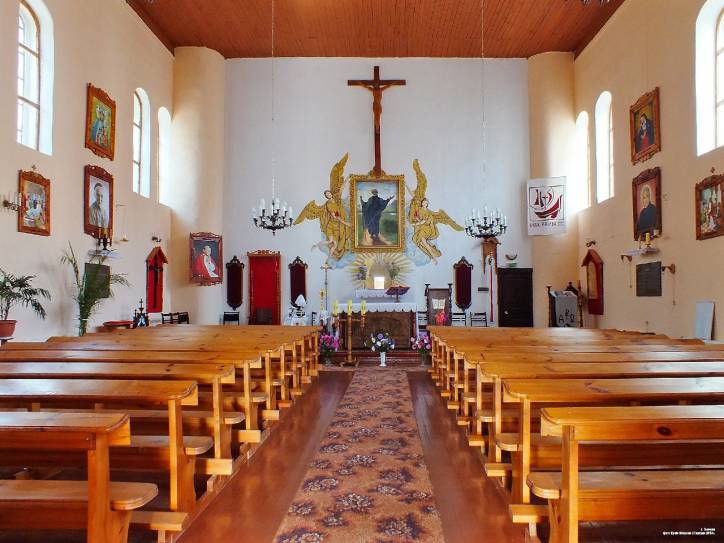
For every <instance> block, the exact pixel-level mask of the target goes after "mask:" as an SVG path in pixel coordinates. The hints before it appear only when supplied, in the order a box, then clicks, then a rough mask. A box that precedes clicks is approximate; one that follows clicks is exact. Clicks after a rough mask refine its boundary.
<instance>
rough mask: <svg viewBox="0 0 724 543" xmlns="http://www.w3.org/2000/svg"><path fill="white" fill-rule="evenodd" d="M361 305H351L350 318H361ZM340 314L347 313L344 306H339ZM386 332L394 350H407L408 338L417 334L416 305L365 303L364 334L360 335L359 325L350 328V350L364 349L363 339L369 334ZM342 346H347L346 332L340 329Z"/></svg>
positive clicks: (408, 346)
mask: <svg viewBox="0 0 724 543" xmlns="http://www.w3.org/2000/svg"><path fill="white" fill-rule="evenodd" d="M360 309H361V304H359V303H353V304H352V316H353V317H354V318H355V319H358V318H360V317H361V312H360ZM339 310H340V313H341V314H346V313H347V307H346V305H343V306H340V308H339ZM377 332H387V333H388V334H390V336H391V337H392V338H393V339H394V340H395V349H397V350H409V349H410V338H411V337H414V336H415V335H416V334H417V304H414V303H404V302H400V303H395V302H387V303H367V312H366V313H365V328H364V332H363V333H360V328H359V324H355V325H354V327H353V328H352V349H353V350H362V349H365V348H366V347H365V345H364V342H365V339H367V338H368V337H370V334H373V333H377ZM339 333H340V337H341V339H342V344H343V345H344V346H345V348H346V345H347V337H346V335H347V330H346V327H342V329H341V330H340V331H339Z"/></svg>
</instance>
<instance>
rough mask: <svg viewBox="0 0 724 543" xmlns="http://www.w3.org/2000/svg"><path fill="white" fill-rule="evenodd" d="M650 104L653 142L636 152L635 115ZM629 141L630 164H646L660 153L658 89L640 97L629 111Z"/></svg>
mask: <svg viewBox="0 0 724 543" xmlns="http://www.w3.org/2000/svg"><path fill="white" fill-rule="evenodd" d="M649 103H651V111H652V112H653V119H651V122H653V123H654V141H653V143H651V145H649V146H648V147H646V148H645V149H641V150H640V151H638V152H637V151H636V123H635V119H636V114H637V113H638V112H639V111H640V110H641V109H643V108H644V107H645V106H646V105H647V104H649ZM629 140H630V144H631V164H636V163H638V162H646V161H647V160H648V159H650V158H651V157H652V156H654V155H655V154H656V153H658V152H659V151H661V114H660V113H659V87H656V88H655V89H654V90H652V91H651V92H647V93H646V94H644V95H643V96H641V97H640V98H639V99H638V100H636V103H635V104H634V105H632V106H631V108H630V110H629Z"/></svg>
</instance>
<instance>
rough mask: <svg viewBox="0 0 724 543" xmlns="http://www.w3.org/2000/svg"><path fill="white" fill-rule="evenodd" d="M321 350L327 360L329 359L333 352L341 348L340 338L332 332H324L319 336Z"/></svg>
mask: <svg viewBox="0 0 724 543" xmlns="http://www.w3.org/2000/svg"><path fill="white" fill-rule="evenodd" d="M319 350H320V352H321V353H322V356H323V357H324V359H325V360H329V358H330V357H331V356H332V354H334V353H336V352H337V351H338V350H339V338H338V337H337V336H334V335H332V334H322V335H321V336H320V337H319Z"/></svg>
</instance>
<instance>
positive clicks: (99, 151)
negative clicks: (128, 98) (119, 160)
mask: <svg viewBox="0 0 724 543" xmlns="http://www.w3.org/2000/svg"><path fill="white" fill-rule="evenodd" d="M93 98H97V99H98V100H99V101H100V102H103V105H105V106H106V107H108V108H109V109H110V110H111V132H110V138H111V141H110V142H109V145H108V148H107V149H106V148H104V147H101V146H100V145H97V144H96V143H95V142H94V141H93V138H92V137H91V131H92V129H93ZM85 146H86V148H88V149H90V150H91V151H93V153H94V154H95V155H97V156H99V157H103V158H107V159H109V160H113V159H114V158H115V155H116V102H115V101H114V100H113V99H112V98H111V97H110V96H108V94H107V93H106V92H105V91H104V90H103V89H99V88H98V87H94V86H93V85H92V84H91V83H88V91H87V96H86V113H85Z"/></svg>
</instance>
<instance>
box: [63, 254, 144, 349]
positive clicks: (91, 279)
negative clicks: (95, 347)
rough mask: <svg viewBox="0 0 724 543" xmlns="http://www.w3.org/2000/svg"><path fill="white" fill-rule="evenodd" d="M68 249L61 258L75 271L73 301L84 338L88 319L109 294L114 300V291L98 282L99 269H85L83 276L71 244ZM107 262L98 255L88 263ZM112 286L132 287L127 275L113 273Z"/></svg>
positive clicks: (79, 330)
mask: <svg viewBox="0 0 724 543" xmlns="http://www.w3.org/2000/svg"><path fill="white" fill-rule="evenodd" d="M68 248H69V250H68V251H63V256H61V257H60V261H61V262H62V263H63V264H68V265H69V266H70V268H71V270H72V271H73V279H74V280H75V287H76V293H75V295H74V296H73V299H74V300H75V301H76V303H77V304H78V335H80V336H82V335H85V332H86V326H87V325H88V319H90V318H91V316H93V314H94V313H95V312H96V311H97V310H98V308H99V306H100V304H101V302H102V301H103V299H104V298H106V297H108V295H109V294H110V297H111V298H113V289H112V288H111V289H108V288H106V286H104V285H103V282H102V281H99V280H98V279H99V273H98V272H99V270H100V268H98V267H95V266H93V267H90V268H84V271H83V275H82V276H81V273H80V266H79V265H78V259H77V258H76V256H75V252H74V251H73V246H72V245H71V244H70V243H68ZM105 261H106V257H105V256H102V255H96V256H94V257H91V259H90V260H89V261H88V263H89V264H103V263H104V262H105ZM110 284H111V286H113V285H121V286H124V287H127V286H130V283H129V282H128V279H126V276H125V274H122V273H112V274H111V275H110Z"/></svg>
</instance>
